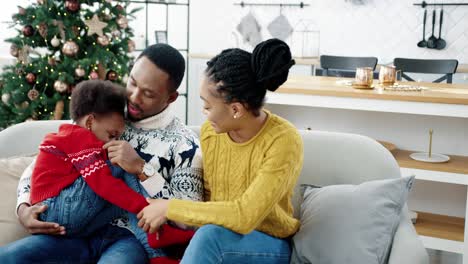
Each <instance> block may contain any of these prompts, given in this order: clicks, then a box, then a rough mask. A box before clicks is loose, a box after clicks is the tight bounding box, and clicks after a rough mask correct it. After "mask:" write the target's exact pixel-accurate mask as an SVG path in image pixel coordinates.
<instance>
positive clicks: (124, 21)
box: [117, 15, 128, 29]
mask: <svg viewBox="0 0 468 264" xmlns="http://www.w3.org/2000/svg"><path fill="white" fill-rule="evenodd" d="M117 25H119V27H120V28H122V29H126V28H127V27H128V19H127V18H126V17H124V16H122V15H120V16H119V18H117Z"/></svg>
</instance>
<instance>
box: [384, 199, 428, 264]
mask: <svg viewBox="0 0 468 264" xmlns="http://www.w3.org/2000/svg"><path fill="white" fill-rule="evenodd" d="M388 263H389V264H429V256H428V254H427V251H426V249H425V248H424V245H423V243H422V242H421V240H420V239H419V236H418V234H417V233H416V230H415V229H414V226H413V224H412V223H411V220H410V218H409V214H408V208H407V207H406V206H405V208H403V210H402V213H401V218H400V224H399V226H398V229H397V231H396V233H395V236H394V238H393V244H392V250H391V253H390V258H389V261H388Z"/></svg>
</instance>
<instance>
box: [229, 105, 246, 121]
mask: <svg viewBox="0 0 468 264" xmlns="http://www.w3.org/2000/svg"><path fill="white" fill-rule="evenodd" d="M246 111H247V109H246V108H245V106H244V105H243V104H241V103H239V102H236V103H231V113H232V117H233V118H234V119H239V118H241V117H243V116H244V115H245V113H246Z"/></svg>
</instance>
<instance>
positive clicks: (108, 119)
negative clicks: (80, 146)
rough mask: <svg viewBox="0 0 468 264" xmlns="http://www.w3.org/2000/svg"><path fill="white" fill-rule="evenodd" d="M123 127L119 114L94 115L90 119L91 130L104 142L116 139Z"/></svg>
mask: <svg viewBox="0 0 468 264" xmlns="http://www.w3.org/2000/svg"><path fill="white" fill-rule="evenodd" d="M124 129H125V121H124V118H123V116H122V115H121V114H119V113H111V114H108V115H104V116H94V117H93V119H92V121H91V131H92V132H93V133H94V135H96V137H97V138H98V139H99V140H101V141H104V142H105V143H107V142H109V141H111V140H113V139H118V138H119V137H120V135H122V133H123V131H124Z"/></svg>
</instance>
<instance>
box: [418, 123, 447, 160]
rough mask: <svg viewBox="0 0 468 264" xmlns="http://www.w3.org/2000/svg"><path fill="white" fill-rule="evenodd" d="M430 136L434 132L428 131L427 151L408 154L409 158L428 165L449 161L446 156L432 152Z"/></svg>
mask: <svg viewBox="0 0 468 264" xmlns="http://www.w3.org/2000/svg"><path fill="white" fill-rule="evenodd" d="M432 134H434V130H433V129H429V151H428V152H416V153H412V154H410V158H412V159H414V160H417V161H422V162H430V163H443V162H447V161H449V160H450V157H449V156H447V155H444V154H439V153H433V152H432Z"/></svg>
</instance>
